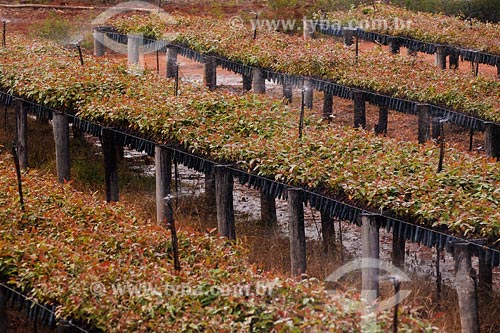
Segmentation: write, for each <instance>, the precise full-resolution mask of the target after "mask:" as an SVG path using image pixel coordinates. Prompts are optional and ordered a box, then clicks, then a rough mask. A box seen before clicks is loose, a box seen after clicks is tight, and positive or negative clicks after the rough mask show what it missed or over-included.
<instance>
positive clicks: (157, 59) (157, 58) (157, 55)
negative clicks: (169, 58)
mask: <svg viewBox="0 0 500 333" xmlns="http://www.w3.org/2000/svg"><path fill="white" fill-rule="evenodd" d="M156 73H157V74H158V75H159V74H160V54H159V51H158V50H156Z"/></svg>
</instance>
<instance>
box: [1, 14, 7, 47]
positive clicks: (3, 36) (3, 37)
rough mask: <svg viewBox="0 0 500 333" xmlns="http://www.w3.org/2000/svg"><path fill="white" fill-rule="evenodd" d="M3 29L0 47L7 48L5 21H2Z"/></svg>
mask: <svg viewBox="0 0 500 333" xmlns="http://www.w3.org/2000/svg"><path fill="white" fill-rule="evenodd" d="M2 23H3V24H2V25H3V29H2V47H3V48H6V47H7V21H5V20H3V21H2Z"/></svg>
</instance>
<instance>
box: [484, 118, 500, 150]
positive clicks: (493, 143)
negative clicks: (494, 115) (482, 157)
mask: <svg viewBox="0 0 500 333" xmlns="http://www.w3.org/2000/svg"><path fill="white" fill-rule="evenodd" d="M485 126H486V131H485V132H484V139H485V147H486V155H488V156H490V157H496V158H497V159H499V158H500V126H499V125H497V124H495V123H490V122H486V123H485Z"/></svg>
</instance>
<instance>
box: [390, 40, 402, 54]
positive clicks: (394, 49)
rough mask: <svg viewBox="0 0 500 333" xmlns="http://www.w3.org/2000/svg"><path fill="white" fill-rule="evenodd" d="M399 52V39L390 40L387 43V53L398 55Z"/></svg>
mask: <svg viewBox="0 0 500 333" xmlns="http://www.w3.org/2000/svg"><path fill="white" fill-rule="evenodd" d="M400 50H401V46H400V43H399V39H397V38H391V40H390V41H389V51H390V52H391V53H392V54H399V53H400Z"/></svg>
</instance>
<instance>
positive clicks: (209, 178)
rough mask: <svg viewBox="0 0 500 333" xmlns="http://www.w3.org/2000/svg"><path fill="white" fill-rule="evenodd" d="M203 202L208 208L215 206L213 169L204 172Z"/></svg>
mask: <svg viewBox="0 0 500 333" xmlns="http://www.w3.org/2000/svg"><path fill="white" fill-rule="evenodd" d="M205 201H206V203H207V207H209V208H211V207H216V206H217V203H216V200H215V173H214V170H213V169H212V170H211V171H209V172H205Z"/></svg>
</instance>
